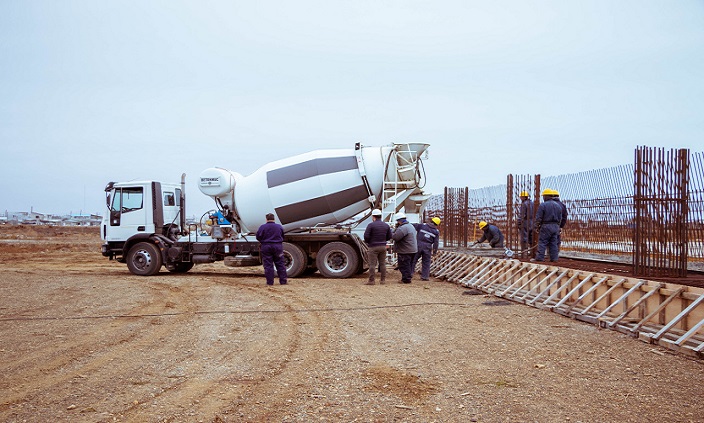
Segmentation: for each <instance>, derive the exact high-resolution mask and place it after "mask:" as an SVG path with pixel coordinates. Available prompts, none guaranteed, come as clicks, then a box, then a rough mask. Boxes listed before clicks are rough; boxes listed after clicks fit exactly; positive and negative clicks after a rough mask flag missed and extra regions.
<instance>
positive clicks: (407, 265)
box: [391, 212, 418, 283]
mask: <svg viewBox="0 0 704 423" xmlns="http://www.w3.org/2000/svg"><path fill="white" fill-rule="evenodd" d="M394 218H395V219H396V230H394V232H393V235H391V238H392V239H393V240H394V249H395V250H396V256H397V257H398V270H399V271H400V272H401V282H402V283H411V278H412V277H413V268H412V267H411V266H412V264H413V257H415V255H416V253H417V252H418V245H417V241H416V228H414V227H413V225H411V224H410V223H408V220H406V214H405V213H403V212H400V213H396V216H394Z"/></svg>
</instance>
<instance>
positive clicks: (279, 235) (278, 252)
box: [257, 213, 288, 285]
mask: <svg viewBox="0 0 704 423" xmlns="http://www.w3.org/2000/svg"><path fill="white" fill-rule="evenodd" d="M257 241H259V244H260V247H259V254H260V257H261V259H262V264H263V265H264V276H265V277H266V284H267V285H273V284H274V266H276V274H277V275H278V276H279V283H280V284H281V285H286V283H287V282H288V278H287V275H286V262H285V261H284V246H283V242H284V227H283V226H281V225H279V224H278V223H276V219H275V217H274V214H273V213H269V214H267V215H266V223H265V224H263V225H262V226H260V227H259V229H258V230H257Z"/></svg>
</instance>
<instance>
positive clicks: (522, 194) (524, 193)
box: [519, 191, 528, 197]
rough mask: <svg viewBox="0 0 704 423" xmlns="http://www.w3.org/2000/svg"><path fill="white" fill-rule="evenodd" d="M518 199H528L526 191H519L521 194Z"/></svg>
mask: <svg viewBox="0 0 704 423" xmlns="http://www.w3.org/2000/svg"><path fill="white" fill-rule="evenodd" d="M519 197H528V192H527V191H521V194H520V195H519Z"/></svg>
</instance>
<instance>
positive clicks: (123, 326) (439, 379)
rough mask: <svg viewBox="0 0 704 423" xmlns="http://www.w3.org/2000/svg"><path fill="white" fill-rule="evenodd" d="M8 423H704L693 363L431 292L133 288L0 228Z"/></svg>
mask: <svg viewBox="0 0 704 423" xmlns="http://www.w3.org/2000/svg"><path fill="white" fill-rule="evenodd" d="M0 269H2V277H1V281H0V342H1V343H0V357H1V358H2V360H1V361H0V363H1V364H0V375H1V376H0V421H3V422H24V421H27V422H48V421H70V422H113V421H120V422H309V421H343V422H354V421H360V422H644V421H654V422H661V421H667V422H702V421H704V401H702V399H703V396H704V363H703V362H701V361H697V360H694V359H690V358H687V357H683V356H679V355H674V354H671V353H669V352H668V351H666V350H664V349H662V348H660V347H657V346H653V345H648V344H645V343H643V342H640V341H638V340H635V339H633V338H629V337H627V336H625V335H622V334H619V333H617V332H614V331H608V330H600V329H598V328H597V327H594V326H591V325H588V324H585V323H583V322H578V321H574V320H570V319H568V318H565V317H562V316H559V315H557V314H553V313H550V312H548V311H541V310H538V309H535V308H532V307H528V306H524V305H520V304H515V303H509V302H506V301H503V300H500V299H498V298H494V297H488V296H484V295H466V292H467V290H466V289H465V288H463V287H461V286H458V285H455V284H452V283H447V282H441V281H437V280H431V281H430V282H421V281H420V280H414V281H413V283H412V284H410V285H402V284H398V283H396V281H397V280H399V279H400V276H399V274H398V273H396V272H393V273H392V274H391V279H392V281H391V283H389V284H387V285H375V286H366V285H363V282H364V280H365V275H361V277H359V278H354V279H347V280H326V279H323V278H322V277H320V276H319V275H317V274H315V275H313V276H311V277H305V278H300V279H295V280H292V281H290V284H289V285H287V286H280V285H275V286H273V287H267V286H265V284H264V278H263V271H262V269H261V268H260V267H252V268H241V269H231V268H226V267H224V266H222V265H221V264H219V263H216V264H212V265H199V266H196V267H195V268H194V269H193V270H192V271H191V272H189V273H187V274H182V275H173V274H169V273H168V272H166V271H163V272H162V273H160V274H159V275H157V276H154V277H148V278H144V277H137V276H132V275H131V274H130V273H129V272H128V270H127V267H126V266H125V265H123V264H120V263H116V262H110V261H108V260H107V259H105V258H103V257H102V256H101V255H100V240H99V237H98V234H97V229H95V228H93V229H88V228H83V229H82V228H78V229H75V228H74V229H68V228H31V227H9V226H2V227H0Z"/></svg>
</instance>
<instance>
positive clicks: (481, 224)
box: [479, 220, 488, 229]
mask: <svg viewBox="0 0 704 423" xmlns="http://www.w3.org/2000/svg"><path fill="white" fill-rule="evenodd" d="M486 225H488V223H486V222H485V221H483V220H482V221H481V222H479V229H484V226H486Z"/></svg>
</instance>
